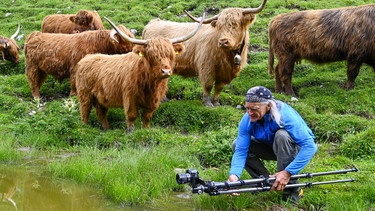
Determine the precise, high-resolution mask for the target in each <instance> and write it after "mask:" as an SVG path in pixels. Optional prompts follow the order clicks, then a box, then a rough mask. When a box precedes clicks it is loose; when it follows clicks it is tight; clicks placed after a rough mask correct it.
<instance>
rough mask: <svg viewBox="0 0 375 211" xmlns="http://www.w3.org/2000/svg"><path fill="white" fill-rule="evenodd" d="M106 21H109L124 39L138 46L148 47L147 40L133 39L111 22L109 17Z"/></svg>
mask: <svg viewBox="0 0 375 211" xmlns="http://www.w3.org/2000/svg"><path fill="white" fill-rule="evenodd" d="M104 19H105V20H106V21H108V23H109V24H111V26H112V27H113V28H114V29H115V30H116V31H117V33H118V34H119V35H120V36H121V37H122V38H124V39H125V40H126V41H128V42H131V43H133V44H136V45H146V44H147V40H138V39H135V38H131V37H129V36H128V35H126V34H125V33H124V32H122V31H121V30H120V29H119V28H118V27H117V26H116V25H115V24H114V23H113V22H112V21H111V20H109V19H108V18H107V17H104Z"/></svg>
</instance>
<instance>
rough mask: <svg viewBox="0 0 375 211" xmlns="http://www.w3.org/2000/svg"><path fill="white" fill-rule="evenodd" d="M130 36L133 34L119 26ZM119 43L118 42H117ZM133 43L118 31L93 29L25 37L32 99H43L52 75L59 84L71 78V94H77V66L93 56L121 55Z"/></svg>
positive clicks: (36, 34)
mask: <svg viewBox="0 0 375 211" xmlns="http://www.w3.org/2000/svg"><path fill="white" fill-rule="evenodd" d="M119 27H120V28H121V29H122V30H123V31H125V33H126V34H127V35H128V36H131V37H134V35H133V34H132V33H131V32H130V31H129V30H128V29H126V28H125V27H124V26H119ZM114 40H116V42H115V41H114ZM133 46H134V45H133V44H132V43H129V42H128V41H126V40H123V39H121V37H120V36H119V35H117V33H116V31H115V30H94V31H85V32H82V33H77V34H53V33H42V32H38V31H37V32H32V33H31V34H30V35H28V36H27V38H26V44H25V58H26V76H27V80H28V82H29V84H30V88H31V92H32V95H33V97H34V98H35V97H40V87H41V86H42V85H43V83H44V81H45V80H46V79H47V76H48V75H52V76H53V77H54V78H55V79H56V80H58V81H59V82H60V83H61V82H62V81H63V80H64V79H66V78H70V95H71V96H72V95H76V87H75V72H74V71H75V66H76V64H77V63H78V62H79V60H81V59H82V58H83V57H84V56H86V55H87V54H93V53H104V54H122V53H127V52H130V51H131V50H132V48H133Z"/></svg>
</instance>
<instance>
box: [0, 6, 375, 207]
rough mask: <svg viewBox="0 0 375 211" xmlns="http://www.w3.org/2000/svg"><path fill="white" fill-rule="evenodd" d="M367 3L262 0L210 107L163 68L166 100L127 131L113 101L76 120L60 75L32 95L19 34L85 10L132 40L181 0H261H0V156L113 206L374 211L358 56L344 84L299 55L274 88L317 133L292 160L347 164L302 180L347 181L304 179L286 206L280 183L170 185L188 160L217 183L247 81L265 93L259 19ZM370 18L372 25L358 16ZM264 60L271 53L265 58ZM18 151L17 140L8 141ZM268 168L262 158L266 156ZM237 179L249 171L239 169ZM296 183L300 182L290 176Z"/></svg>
mask: <svg viewBox="0 0 375 211" xmlns="http://www.w3.org/2000/svg"><path fill="white" fill-rule="evenodd" d="M369 3H373V0H341V1H338V0H334V1H323V0H311V1H310V0H309V1H307V0H269V1H268V2H267V5H266V7H265V9H264V10H263V11H262V12H261V13H259V14H258V15H257V20H256V22H255V23H254V25H253V26H252V27H250V29H249V32H250V43H249V53H248V65H247V66H246V67H245V68H244V69H243V70H242V72H241V73H240V75H239V77H237V78H236V79H234V80H233V81H232V82H231V84H228V85H227V86H225V88H224V90H223V92H222V93H221V98H220V103H221V104H222V106H220V107H214V108H208V107H205V106H203V105H202V100H201V97H202V95H203V90H202V87H201V85H200V82H199V80H198V78H196V77H195V78H182V77H180V76H177V75H174V76H172V77H171V78H170V79H169V82H168V87H169V90H168V94H167V96H168V98H169V99H170V100H169V101H168V102H163V103H161V104H160V107H159V108H158V110H157V111H156V112H155V114H154V116H153V119H152V121H151V128H149V129H147V128H142V126H141V121H140V118H138V119H137V122H136V124H135V130H134V131H133V132H132V133H130V134H127V133H126V132H125V130H126V121H125V116H124V112H123V110H122V109H110V110H109V114H108V120H109V123H110V127H111V128H110V129H109V130H106V131H104V130H102V129H101V124H100V123H99V121H98V119H97V117H96V115H95V111H94V109H93V110H92V112H91V115H90V121H89V124H88V125H83V124H82V123H81V119H80V114H79V102H78V100H77V97H69V91H70V88H69V81H68V80H65V81H63V82H62V83H61V84H60V83H58V82H57V81H55V80H54V79H53V78H52V77H49V78H48V79H47V81H46V83H45V84H44V85H43V86H42V88H41V95H42V99H41V100H40V101H38V100H34V99H33V98H32V96H31V91H30V88H29V84H28V82H27V79H26V76H25V57H24V52H23V46H24V44H25V39H26V37H27V35H28V34H30V33H31V32H33V31H36V30H40V28H41V22H42V20H43V18H44V17H45V16H46V15H50V14H56V13H61V14H75V13H76V12H77V11H78V10H80V9H88V10H96V11H97V12H98V13H99V15H100V16H101V17H102V19H103V23H104V25H105V27H106V28H107V29H110V25H109V24H108V23H107V22H106V21H104V18H103V17H108V18H109V19H110V20H111V21H113V22H114V23H116V24H123V25H124V26H126V27H127V28H129V29H133V30H134V32H135V36H136V37H137V38H141V34H142V30H143V27H144V26H145V25H146V24H147V23H148V22H149V21H150V20H152V19H154V18H161V19H164V20H171V21H176V22H191V20H190V19H189V18H188V17H186V15H185V14H184V12H183V10H184V9H187V10H189V11H190V12H191V13H192V14H193V15H195V16H199V15H201V14H202V12H203V11H204V10H205V9H208V11H209V12H208V17H211V16H213V15H215V14H218V13H219V12H221V11H222V10H223V9H224V8H228V7H240V8H246V7H258V6H259V5H260V4H261V0H253V1H244V0H237V1H227V0H216V1H207V0H201V1H197V0H191V1H179V0H150V1H138V0H125V1H119V0H113V1H107V0H96V1H94V0H80V1H75V0H74V1H73V0H65V1H60V0H38V1H36V0H13V1H11V0H6V1H4V2H3V3H2V7H0V23H1V24H0V26H1V27H0V35H2V36H5V37H10V36H11V35H12V34H13V33H14V32H15V31H16V29H17V24H18V23H20V24H21V27H22V28H21V31H20V33H19V35H18V37H17V40H16V41H17V43H18V45H19V46H20V47H21V52H20V56H21V63H20V64H17V65H15V64H12V63H10V62H8V61H6V62H2V61H0V131H1V137H0V162H1V163H2V164H6V165H27V166H30V167H33V166H35V167H37V168H43V170H44V171H45V172H47V173H48V174H49V175H51V177H52V178H59V179H68V180H74V181H77V182H79V183H82V184H87V185H90V186H94V187H97V189H98V190H99V191H100V192H101V193H103V194H104V195H105V196H106V197H107V198H108V199H109V200H110V201H112V202H114V203H116V204H121V205H122V206H125V207H131V206H146V207H149V209H155V210H161V209H162V208H163V207H164V206H166V204H168V203H171V202H170V198H171V195H172V194H173V193H185V194H189V195H190V199H189V201H190V203H191V206H192V207H193V208H191V210H329V211H331V210H337V211H342V210H348V211H349V210H350V211H352V210H375V205H374V204H375V187H374V184H375V162H374V161H375V120H374V118H375V88H374V87H375V86H374V79H375V72H374V70H373V69H372V68H371V67H369V66H367V65H363V66H362V67H361V70H360V73H359V75H358V77H357V79H356V81H355V87H354V89H353V90H349V91H346V90H345V89H344V84H345V82H346V62H345V61H343V62H335V63H329V64H324V65H315V64H313V63H310V62H309V61H305V60H302V62H301V64H297V65H296V67H295V71H294V74H293V87H294V91H295V92H296V93H297V95H298V101H294V100H292V98H291V96H287V95H284V94H278V93H275V94H274V95H275V97H276V98H277V99H280V100H283V101H285V102H287V103H289V104H291V105H292V106H293V107H294V108H295V109H296V110H297V111H298V112H299V113H300V114H301V116H302V117H303V118H304V119H305V120H306V122H307V124H308V125H309V126H310V127H311V129H312V130H313V132H314V134H315V135H316V137H317V143H318V152H317V154H316V155H315V156H314V157H313V159H312V160H311V162H310V163H309V164H308V165H307V167H306V168H305V169H304V170H303V171H304V172H325V171H334V170H341V169H347V168H352V167H356V168H358V169H359V171H358V172H356V173H350V174H345V175H335V176H333V175H332V176H329V177H319V178H314V181H324V180H332V179H333V180H335V179H345V178H349V177H353V178H354V179H355V181H354V182H351V183H340V184H329V185H321V186H314V187H312V188H306V189H304V196H303V198H302V199H301V200H300V203H299V205H298V206H292V205H291V204H289V203H285V202H282V200H281V193H280V192H274V191H273V192H262V193H259V194H250V193H242V194H241V195H240V196H238V197H232V196H226V195H222V196H214V197H212V196H209V195H208V194H202V195H197V194H194V195H192V194H190V193H191V192H190V189H189V187H188V186H187V185H178V184H177V183H176V180H175V176H176V173H177V172H181V170H182V171H184V170H185V169H188V168H190V169H197V170H198V171H199V175H200V177H201V178H203V179H206V180H212V181H226V179H227V176H228V172H229V168H230V161H231V156H232V150H231V143H232V141H233V140H234V139H235V138H236V135H237V125H238V122H239V120H240V119H241V117H242V115H243V113H244V110H243V109H242V108H241V106H242V105H244V94H245V93H246V91H247V90H248V89H249V88H250V87H252V86H256V85H263V86H266V87H268V88H270V89H271V91H274V86H275V85H274V83H275V80H274V78H273V76H272V75H269V74H268V35H267V32H268V23H269V21H270V20H271V19H272V18H273V17H275V16H276V15H278V14H281V13H288V12H293V11H301V10H310V9H329V8H337V7H346V6H358V5H364V4H369ZM369 27H374V26H369ZM275 62H276V61H275ZM20 149H28V150H26V151H25V150H20ZM266 165H267V166H268V168H269V169H270V170H271V171H273V172H274V171H275V170H276V164H275V163H274V162H266ZM243 175H244V176H243V178H242V179H250V176H249V175H248V174H247V173H244V174H243ZM301 181H305V180H301Z"/></svg>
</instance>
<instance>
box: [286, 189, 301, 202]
mask: <svg viewBox="0 0 375 211" xmlns="http://www.w3.org/2000/svg"><path fill="white" fill-rule="evenodd" d="M302 196H303V190H302V189H301V188H300V187H298V188H293V189H291V190H284V193H283V196H282V200H283V201H285V202H288V201H290V202H291V203H293V204H296V205H297V204H298V200H299V198H301V197H302Z"/></svg>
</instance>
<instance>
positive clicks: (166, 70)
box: [133, 38, 184, 79]
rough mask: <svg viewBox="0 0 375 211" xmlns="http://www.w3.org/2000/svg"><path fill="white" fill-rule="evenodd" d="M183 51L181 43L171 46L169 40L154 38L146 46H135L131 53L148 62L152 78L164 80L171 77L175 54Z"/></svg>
mask: <svg viewBox="0 0 375 211" xmlns="http://www.w3.org/2000/svg"><path fill="white" fill-rule="evenodd" d="M183 50H184V45H183V44H181V43H177V44H172V43H171V42H170V40H169V39H166V38H155V39H150V40H148V41H147V45H146V46H139V45H137V46H136V47H134V50H133V51H134V52H136V53H138V54H139V55H140V56H144V57H145V58H146V59H147V60H148V63H149V64H150V66H151V69H152V70H151V72H150V74H151V75H153V76H154V78H157V79H164V78H168V77H170V76H171V75H172V69H173V66H174V62H175V58H176V54H178V53H181V52H182V51H183Z"/></svg>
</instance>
